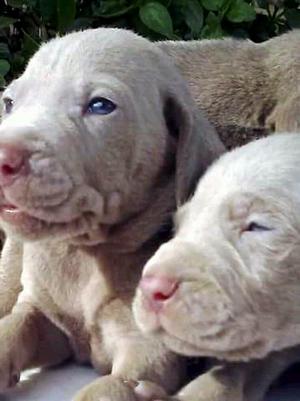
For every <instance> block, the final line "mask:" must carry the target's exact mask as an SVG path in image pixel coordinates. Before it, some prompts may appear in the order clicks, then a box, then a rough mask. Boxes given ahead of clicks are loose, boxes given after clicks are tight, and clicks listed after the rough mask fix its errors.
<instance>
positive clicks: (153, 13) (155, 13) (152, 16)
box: [139, 2, 174, 39]
mask: <svg viewBox="0 0 300 401" xmlns="http://www.w3.org/2000/svg"><path fill="white" fill-rule="evenodd" d="M139 15H140V18H141V20H142V22H143V23H144V24H145V25H146V26H147V27H148V28H150V29H152V31H154V32H157V33H160V34H161V35H163V36H166V37H167V38H169V39H174V32H173V23H172V19H171V16H170V14H169V11H168V9H167V8H166V7H165V6H163V5H162V4H159V3H157V2H152V3H147V4H145V5H144V6H143V7H142V8H140V12H139Z"/></svg>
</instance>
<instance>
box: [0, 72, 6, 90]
mask: <svg viewBox="0 0 300 401" xmlns="http://www.w3.org/2000/svg"><path fill="white" fill-rule="evenodd" d="M5 84H6V82H5V79H4V77H3V76H2V75H1V74H0V89H3V88H4V87H5Z"/></svg>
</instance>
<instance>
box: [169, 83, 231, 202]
mask: <svg viewBox="0 0 300 401" xmlns="http://www.w3.org/2000/svg"><path fill="white" fill-rule="evenodd" d="M180 95H181V97H180ZM180 95H179V96H177V95H175V94H174V95H171V96H170V95H169V97H168V98H167V99H166V101H165V108H164V116H165V119H166V124H167V127H168V130H169V133H170V135H171V136H173V137H174V138H175V140H176V141H177V150H176V177H175V185H176V203H177V205H178V206H180V205H181V204H182V203H184V202H185V201H186V200H187V199H188V197H189V196H190V195H191V194H192V193H193V191H194V189H195V187H196V184H197V181H198V179H199V178H200V177H201V175H202V174H203V173H204V171H205V170H206V168H207V167H208V166H209V165H210V164H211V163H212V162H213V161H214V160H215V159H216V158H217V157H219V156H220V155H221V154H222V153H224V152H225V146H224V145H223V143H222V142H221V140H220V138H219V136H218V134H217V132H216V131H215V129H214V128H213V127H212V125H211V124H210V123H209V121H208V120H207V119H206V118H205V117H204V115H203V114H202V112H201V111H200V110H198V109H196V106H195V104H194V103H193V102H191V101H190V99H189V98H187V99H185V96H183V93H182V91H180Z"/></svg>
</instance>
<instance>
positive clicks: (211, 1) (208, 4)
mask: <svg viewBox="0 0 300 401" xmlns="http://www.w3.org/2000/svg"><path fill="white" fill-rule="evenodd" d="M201 2H202V5H203V7H204V8H206V10H208V11H218V10H220V9H221V7H222V5H223V2H224V0H202V1H201Z"/></svg>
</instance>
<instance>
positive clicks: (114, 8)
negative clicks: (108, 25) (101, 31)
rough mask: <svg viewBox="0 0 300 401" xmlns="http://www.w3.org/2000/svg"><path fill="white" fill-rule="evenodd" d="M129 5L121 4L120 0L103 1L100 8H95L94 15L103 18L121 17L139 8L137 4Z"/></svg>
mask: <svg viewBox="0 0 300 401" xmlns="http://www.w3.org/2000/svg"><path fill="white" fill-rule="evenodd" d="M132 3H133V4H130V5H128V4H127V3H125V2H124V3H123V2H120V0H108V1H101V2H100V5H99V6H94V7H93V12H94V15H96V16H98V17H103V18H115V17H121V16H122V15H125V14H127V13H128V12H129V11H131V10H133V9H135V8H137V4H136V3H134V2H132Z"/></svg>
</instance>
